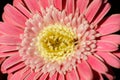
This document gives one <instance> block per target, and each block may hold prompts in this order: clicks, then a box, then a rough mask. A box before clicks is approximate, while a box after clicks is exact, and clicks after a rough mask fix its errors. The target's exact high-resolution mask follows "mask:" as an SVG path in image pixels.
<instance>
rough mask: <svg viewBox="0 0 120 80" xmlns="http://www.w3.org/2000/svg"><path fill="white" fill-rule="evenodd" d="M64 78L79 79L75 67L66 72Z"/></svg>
mask: <svg viewBox="0 0 120 80" xmlns="http://www.w3.org/2000/svg"><path fill="white" fill-rule="evenodd" d="M66 80H79V75H78V72H77V70H76V69H75V68H74V69H73V70H72V71H70V72H67V74H66Z"/></svg>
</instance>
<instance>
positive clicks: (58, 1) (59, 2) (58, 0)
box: [54, 0, 63, 10]
mask: <svg viewBox="0 0 120 80" xmlns="http://www.w3.org/2000/svg"><path fill="white" fill-rule="evenodd" d="M62 2H63V0H54V6H55V7H56V8H57V9H59V10H62V9H63V6H62Z"/></svg>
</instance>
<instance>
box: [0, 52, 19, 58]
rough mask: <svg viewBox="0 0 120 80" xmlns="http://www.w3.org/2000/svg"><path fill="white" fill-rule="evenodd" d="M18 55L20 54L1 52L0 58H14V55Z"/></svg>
mask: <svg viewBox="0 0 120 80" xmlns="http://www.w3.org/2000/svg"><path fill="white" fill-rule="evenodd" d="M16 54H19V53H18V52H5V53H3V52H0V57H9V56H13V55H16Z"/></svg>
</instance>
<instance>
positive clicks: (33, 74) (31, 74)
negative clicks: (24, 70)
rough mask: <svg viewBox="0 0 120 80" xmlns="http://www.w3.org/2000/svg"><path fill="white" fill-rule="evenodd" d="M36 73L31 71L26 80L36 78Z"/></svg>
mask: <svg viewBox="0 0 120 80" xmlns="http://www.w3.org/2000/svg"><path fill="white" fill-rule="evenodd" d="M35 75H36V73H34V72H31V73H30V74H29V75H28V76H27V77H26V78H25V79H24V80H34V76H35Z"/></svg>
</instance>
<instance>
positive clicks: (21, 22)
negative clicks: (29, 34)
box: [4, 4, 27, 28]
mask: <svg viewBox="0 0 120 80" xmlns="http://www.w3.org/2000/svg"><path fill="white" fill-rule="evenodd" d="M4 11H5V13H6V15H7V16H8V18H9V19H11V20H12V22H14V23H13V24H14V25H17V26H19V27H22V28H24V27H25V22H26V20H27V18H26V17H25V16H24V15H23V14H22V13H21V12H19V11H18V10H17V9H16V8H15V7H13V6H11V5H10V4H7V5H6V6H5V7H4Z"/></svg>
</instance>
